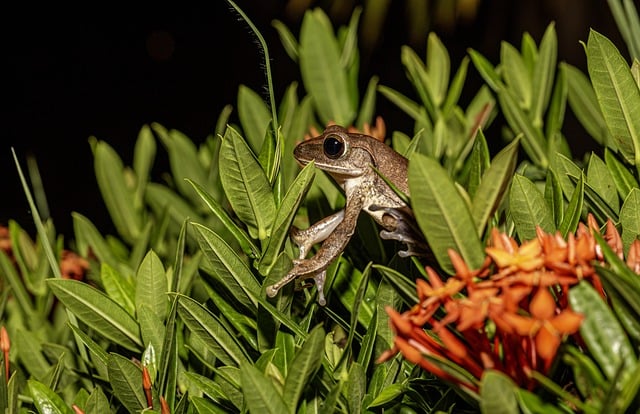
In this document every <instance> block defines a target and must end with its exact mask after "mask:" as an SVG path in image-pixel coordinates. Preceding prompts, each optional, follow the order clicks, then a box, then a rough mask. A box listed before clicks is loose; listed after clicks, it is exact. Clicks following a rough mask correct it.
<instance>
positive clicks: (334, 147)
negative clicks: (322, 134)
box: [324, 136, 344, 158]
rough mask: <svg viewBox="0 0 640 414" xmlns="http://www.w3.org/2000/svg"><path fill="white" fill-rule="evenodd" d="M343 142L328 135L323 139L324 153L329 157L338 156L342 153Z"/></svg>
mask: <svg viewBox="0 0 640 414" xmlns="http://www.w3.org/2000/svg"><path fill="white" fill-rule="evenodd" d="M343 149H344V143H343V142H342V140H340V139H338V138H336V137H333V136H329V137H327V138H325V140H324V153H325V154H326V156H327V157H329V158H338V157H340V156H341V155H342V151H343Z"/></svg>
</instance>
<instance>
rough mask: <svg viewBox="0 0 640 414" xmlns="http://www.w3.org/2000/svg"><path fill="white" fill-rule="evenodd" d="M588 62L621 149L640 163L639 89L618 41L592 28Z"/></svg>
mask: <svg viewBox="0 0 640 414" xmlns="http://www.w3.org/2000/svg"><path fill="white" fill-rule="evenodd" d="M587 66H588V68H589V75H590V76H591V81H592V83H593V88H594V90H595V92H596V96H597V97H598V102H599V103H600V108H601V110H602V114H603V115H604V119H605V122H606V123H607V126H608V127H609V131H611V135H612V136H613V139H614V141H615V142H616V144H617V147H618V149H619V150H620V152H621V153H622V155H623V156H624V158H625V159H626V160H627V161H628V162H630V163H632V164H634V165H636V167H638V166H640V89H639V88H638V85H636V83H635V81H634V79H633V76H631V71H630V70H629V66H628V65H627V62H626V61H625V59H624V58H623V57H622V55H621V54H620V52H619V51H618V49H617V48H616V47H615V45H614V44H613V43H612V42H611V41H610V40H609V39H607V38H606V37H604V36H603V35H601V34H600V33H598V32H596V31H595V30H593V29H592V30H591V31H590V32H589V40H588V41H587Z"/></svg>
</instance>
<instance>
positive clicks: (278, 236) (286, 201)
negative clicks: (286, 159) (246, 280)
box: [258, 162, 315, 275]
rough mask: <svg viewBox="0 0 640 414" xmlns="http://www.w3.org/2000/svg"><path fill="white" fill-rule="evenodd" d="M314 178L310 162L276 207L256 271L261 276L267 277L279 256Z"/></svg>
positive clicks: (313, 168) (313, 170)
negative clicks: (268, 235)
mask: <svg viewBox="0 0 640 414" xmlns="http://www.w3.org/2000/svg"><path fill="white" fill-rule="evenodd" d="M314 176H315V167H314V163H313V162H311V163H309V164H307V165H306V166H305V167H304V168H303V169H302V171H300V174H298V176H297V177H296V179H295V181H294V182H293V183H292V184H291V186H290V187H289V188H288V190H287V193H286V194H285V196H284V198H283V199H282V203H281V204H280V207H278V212H277V213H276V217H275V220H274V222H273V229H272V230H271V237H269V241H268V242H267V247H266V248H265V250H264V253H263V254H262V257H261V258H260V261H259V263H258V269H259V270H260V273H261V274H263V275H267V274H268V273H269V271H270V270H271V267H272V266H273V264H274V263H275V260H276V258H277V257H278V254H280V250H281V248H282V245H283V243H284V241H285V240H286V238H287V236H288V235H289V228H290V227H291V222H292V221H293V218H294V217H295V215H296V212H297V211H298V207H299V206H300V203H301V202H302V199H303V198H304V196H305V195H306V193H307V191H308V190H309V187H310V186H311V184H312V183H313V178H314Z"/></svg>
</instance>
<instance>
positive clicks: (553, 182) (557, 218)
mask: <svg viewBox="0 0 640 414" xmlns="http://www.w3.org/2000/svg"><path fill="white" fill-rule="evenodd" d="M544 200H545V201H546V203H547V206H549V210H550V211H551V213H552V215H553V223H554V224H555V226H556V227H558V226H559V225H560V223H562V220H563V218H564V197H563V195H562V187H560V181H559V180H558V177H557V176H556V173H555V172H554V171H553V169H551V168H549V169H548V170H547V178H546V181H545V185H544Z"/></svg>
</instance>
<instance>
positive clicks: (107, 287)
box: [100, 263, 136, 316]
mask: <svg viewBox="0 0 640 414" xmlns="http://www.w3.org/2000/svg"><path fill="white" fill-rule="evenodd" d="M100 280H102V285H103V286H104V291H105V292H106V294H107V295H109V297H110V298H111V299H112V300H113V301H114V302H115V303H118V304H119V305H120V306H122V307H123V308H124V310H126V311H127V313H129V315H131V316H133V315H134V313H135V309H136V308H135V303H134V295H135V287H134V286H133V284H132V283H131V282H130V281H129V280H127V279H125V278H124V277H123V276H122V275H121V274H120V273H119V272H118V271H117V270H115V269H114V268H112V267H111V266H109V265H108V264H107V263H102V264H101V266H100Z"/></svg>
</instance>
